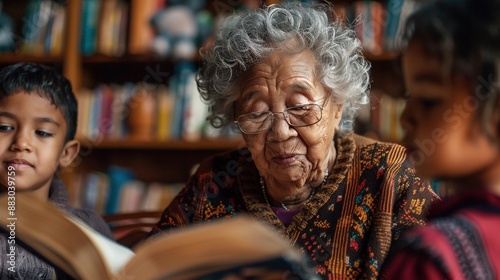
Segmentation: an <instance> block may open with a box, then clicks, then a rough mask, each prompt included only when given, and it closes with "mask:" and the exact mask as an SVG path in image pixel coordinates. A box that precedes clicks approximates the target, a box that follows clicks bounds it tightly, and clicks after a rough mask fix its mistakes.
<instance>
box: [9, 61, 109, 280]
mask: <svg viewBox="0 0 500 280" xmlns="http://www.w3.org/2000/svg"><path fill="white" fill-rule="evenodd" d="M77 114H78V113H77V101H76V99H75V96H74V95H73V92H72V89H71V84H70V83H69V81H68V80H67V79H66V78H64V77H63V76H62V75H60V74H58V73H57V72H56V71H55V70H54V69H51V68H49V67H47V66H43V65H38V64H31V63H19V64H15V65H11V66H8V67H5V68H4V69H2V71H0V165H1V169H2V170H1V172H0V192H5V191H7V190H12V187H15V192H25V191H29V192H33V193H34V194H35V195H36V196H37V197H38V198H40V199H42V200H46V201H49V202H51V203H53V204H55V205H56V206H58V207H59V208H60V209H62V210H63V211H66V212H68V213H70V214H73V215H74V216H76V217H78V218H80V219H81V220H82V221H84V222H86V223H87V224H89V225H90V226H91V227H93V228H94V229H96V230H97V231H98V232H100V233H102V234H103V235H105V236H107V237H110V238H111V232H110V230H109V228H108V226H107V225H106V223H105V222H104V220H102V219H101V217H100V216H98V215H97V214H95V213H92V212H90V211H87V210H82V209H75V208H72V207H71V206H70V205H69V203H68V195H67V192H66V187H65V186H64V184H63V183H62V182H61V181H60V180H58V179H56V178H55V177H56V176H55V174H56V171H57V170H58V168H59V167H67V166H68V165H69V164H70V163H71V162H72V161H73V159H74V158H75V157H76V156H77V154H78V152H79V149H80V144H79V142H78V141H77V140H75V139H74V137H75V133H76V127H77V123H76V120H77ZM9 187H11V188H10V189H9ZM0 207H2V208H5V209H6V208H7V205H3V206H0ZM2 211H3V210H2ZM33 230H36V229H33ZM0 244H1V245H0V260H1V261H2V263H1V264H0V279H35V278H36V279H52V278H53V277H54V276H55V275H56V273H57V274H59V273H60V272H58V271H57V272H56V271H55V269H54V268H53V267H51V266H50V265H49V264H47V263H45V262H44V261H43V260H41V259H39V258H37V257H36V256H35V255H33V254H31V253H30V252H29V251H27V250H25V249H23V248H22V247H20V246H16V261H17V263H16V269H15V272H13V271H12V270H9V269H8V268H9V267H8V266H7V265H6V263H7V260H6V258H7V247H6V246H10V244H7V240H6V235H4V234H1V235H0ZM58 276H62V275H58Z"/></svg>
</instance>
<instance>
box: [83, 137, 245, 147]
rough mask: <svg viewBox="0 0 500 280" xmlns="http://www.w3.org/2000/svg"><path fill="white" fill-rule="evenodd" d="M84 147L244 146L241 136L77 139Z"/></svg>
mask: <svg viewBox="0 0 500 280" xmlns="http://www.w3.org/2000/svg"><path fill="white" fill-rule="evenodd" d="M79 140H80V143H81V145H82V148H84V149H89V148H90V149H143V150H148V149H149V150H155V149H156V150H229V149H237V148H243V147H245V142H244V141H243V139H242V138H241V137H234V138H202V139H198V140H192V141H191V140H182V139H177V140H166V141H160V140H151V141H148V140H134V139H120V140H102V141H94V140H90V139H81V138H80V139H79Z"/></svg>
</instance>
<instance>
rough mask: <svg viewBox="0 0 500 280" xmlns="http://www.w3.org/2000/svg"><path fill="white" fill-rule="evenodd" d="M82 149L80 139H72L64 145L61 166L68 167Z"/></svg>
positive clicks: (60, 159)
mask: <svg viewBox="0 0 500 280" xmlns="http://www.w3.org/2000/svg"><path fill="white" fill-rule="evenodd" d="M79 151H80V141H78V140H70V141H68V142H66V144H65V145H64V148H63V151H62V153H61V157H60V158H59V166H60V167H68V166H69V165H70V164H71V162H73V160H74V159H75V157H76V156H77V155H78V152H79Z"/></svg>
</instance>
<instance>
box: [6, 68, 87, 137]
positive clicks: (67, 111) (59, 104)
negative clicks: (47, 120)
mask: <svg viewBox="0 0 500 280" xmlns="http://www.w3.org/2000/svg"><path fill="white" fill-rule="evenodd" d="M20 91H24V92H25V93H27V94H32V93H36V94H38V95H39V96H40V97H42V98H45V99H47V100H49V101H50V103H51V104H52V105H54V106H55V107H56V108H57V109H59V110H61V112H62V115H63V117H64V119H65V120H66V126H67V131H66V137H65V142H67V141H69V140H72V139H73V138H74V137H75V134H76V127H77V116H78V103H77V101H76V98H75V95H74V94H73V90H72V88H71V83H70V82H69V81H68V80H67V79H66V78H65V77H64V76H63V75H61V74H59V73H58V72H57V71H56V70H55V69H53V68H51V67H48V66H45V65H42V64H36V63H18V64H14V65H9V66H7V67H5V68H3V69H2V70H1V71H0V101H2V100H4V99H5V98H7V97H9V96H11V95H14V94H17V93H19V92H20Z"/></svg>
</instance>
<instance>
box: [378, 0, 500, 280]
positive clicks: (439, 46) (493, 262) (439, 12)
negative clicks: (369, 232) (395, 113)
mask: <svg viewBox="0 0 500 280" xmlns="http://www.w3.org/2000/svg"><path fill="white" fill-rule="evenodd" d="M499 14H500V1H498V0H481V1H477V0H437V1H432V2H430V3H428V4H426V5H424V6H423V7H421V9H419V10H418V11H416V12H415V14H414V15H412V16H411V17H410V18H409V19H408V22H407V27H406V31H405V36H404V42H406V43H405V44H406V48H405V50H404V51H403V72H404V78H405V85H406V89H407V91H408V94H409V99H408V102H407V104H406V108H405V110H404V112H403V114H402V116H401V122H402V125H403V128H404V129H405V131H406V138H405V141H404V142H405V145H406V146H407V147H408V152H409V156H410V157H411V158H412V159H413V161H414V164H415V168H416V170H417V173H419V175H421V176H423V177H428V178H439V179H441V180H444V181H445V182H447V183H449V184H452V185H453V186H454V187H455V194H454V195H452V196H450V197H446V198H445V199H444V200H443V201H441V202H437V203H436V204H433V205H431V208H430V209H431V210H430V213H429V218H430V222H429V223H428V224H427V225H425V226H423V227H421V228H418V229H416V230H414V231H412V232H410V233H409V234H408V235H407V236H405V238H404V239H403V241H402V242H401V243H399V244H398V245H397V246H396V248H394V251H392V252H391V254H390V256H389V257H388V259H387V261H386V263H385V266H384V269H383V276H384V277H385V278H386V279H431V280H432V279H499V278H500V241H499V240H500V238H499V234H500V103H499V102H500V100H499V98H498V97H499V93H500V92H499V90H500V87H499V85H500V84H499V82H500V80H499V78H500V75H499V74H500V73H499V71H500V67H499V66H500V30H499V26H500V17H499V16H498V15H499Z"/></svg>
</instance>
